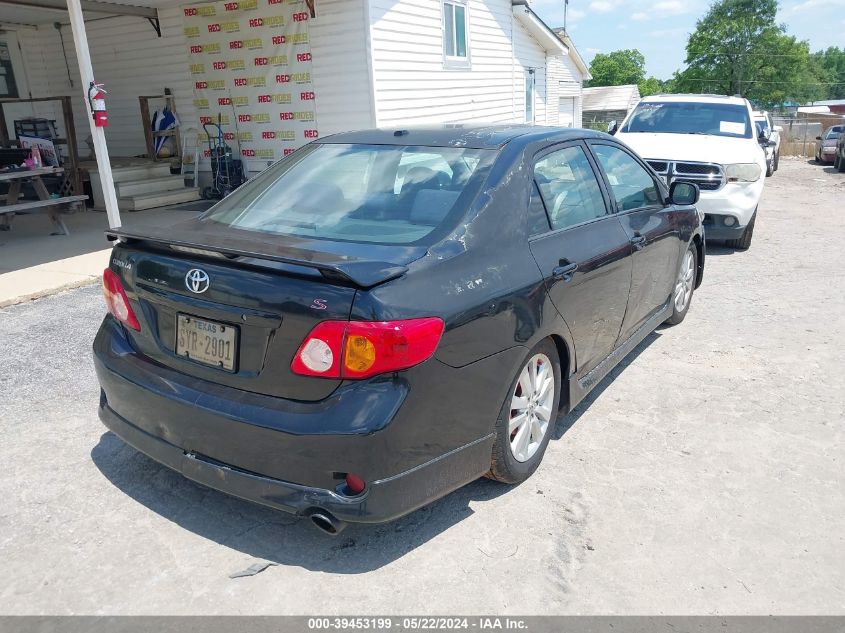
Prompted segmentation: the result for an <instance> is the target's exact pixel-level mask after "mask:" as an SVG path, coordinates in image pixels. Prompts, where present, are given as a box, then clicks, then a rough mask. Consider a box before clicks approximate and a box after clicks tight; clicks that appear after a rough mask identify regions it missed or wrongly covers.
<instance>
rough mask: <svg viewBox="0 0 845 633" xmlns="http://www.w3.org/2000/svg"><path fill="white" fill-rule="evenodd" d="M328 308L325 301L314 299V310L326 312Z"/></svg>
mask: <svg viewBox="0 0 845 633" xmlns="http://www.w3.org/2000/svg"><path fill="white" fill-rule="evenodd" d="M328 307H329V306H327V305H326V300H325V299H314V303H312V304H311V309H312V310H325V309H326V308H328Z"/></svg>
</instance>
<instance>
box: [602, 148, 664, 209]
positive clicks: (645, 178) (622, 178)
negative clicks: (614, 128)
mask: <svg viewBox="0 0 845 633" xmlns="http://www.w3.org/2000/svg"><path fill="white" fill-rule="evenodd" d="M593 152H595V154H596V157H597V158H598V159H599V163H600V164H601V166H602V169H604V173H605V174H606V175H607V180H608V182H609V183H610V188H611V190H612V191H613V197H614V198H615V199H616V204H617V206H618V208H619V210H620V211H627V210H629V209H640V208H642V207H649V206H653V205H656V204H660V193H659V192H658V190H657V184H656V183H655V182H654V179H653V178H652V177H651V176H650V175H649V173H648V172H647V171H646V170H645V168H644V167H643V166H642V165H640V164H639V163H638V162H637V161H636V160H634V158H633V157H632V156H631V155H630V154H628V152H625V151H622V150H621V149H619V148H618V147H613V146H611V145H593Z"/></svg>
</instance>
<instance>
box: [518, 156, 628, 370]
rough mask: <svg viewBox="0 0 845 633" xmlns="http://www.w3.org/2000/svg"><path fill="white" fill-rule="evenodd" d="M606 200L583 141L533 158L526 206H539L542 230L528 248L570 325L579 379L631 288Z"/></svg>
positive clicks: (611, 339)
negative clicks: (544, 219) (543, 220)
mask: <svg viewBox="0 0 845 633" xmlns="http://www.w3.org/2000/svg"><path fill="white" fill-rule="evenodd" d="M609 202H610V201H609V199H608V198H607V197H606V192H604V191H603V189H602V187H601V186H600V184H599V179H598V178H597V176H596V166H595V165H594V164H593V162H592V159H591V158H590V157H589V154H588V151H587V148H586V146H585V145H584V144H582V143H580V142H576V143H567V144H563V145H556V146H554V147H552V148H548V149H546V150H544V151H543V152H541V153H539V154H538V155H537V156H536V157H535V160H534V182H533V183H532V196H531V204H532V205H534V206H535V207H536V206H537V205H541V206H542V208H543V209H544V211H545V212H546V215H547V217H548V225H547V226H546V227H545V229H544V230H543V231H542V232H539V234H538V235H536V236H535V237H533V238H532V239H531V240H530V242H529V244H530V248H531V253H532V255H533V256H534V259H535V260H536V262H537V265H538V266H539V267H540V270H541V272H542V274H543V279H544V280H545V284H546V288H547V290H548V293H549V297H550V298H551V300H552V303H554V305H555V307H556V308H557V310H558V312H560V314H561V316H562V317H563V318H564V320H565V321H566V323H567V325H568V326H569V329H570V332H571V334H572V339H573V341H574V345H575V356H576V365H577V371H578V373H579V375H583V374H584V373H585V372H587V371H589V370H590V369H592V368H593V367H595V366H596V365H597V364H598V363H599V362H600V361H601V360H602V359H603V358H604V357H605V356H607V355H608V354H609V353H610V352H611V351H612V350H613V347H614V344H615V342H616V339H617V338H618V336H619V329H620V327H621V325H622V321H623V318H624V316H625V306H626V304H627V301H628V293H629V290H630V286H631V257H630V255H631V243H630V241H629V239H628V236H627V235H626V233H625V231H624V229H623V228H622V225H621V224H620V222H619V218H618V217H617V216H616V215H614V214H612V213H610V212H609V211H610V208H611V207H610V206H609Z"/></svg>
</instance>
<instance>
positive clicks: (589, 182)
mask: <svg viewBox="0 0 845 633" xmlns="http://www.w3.org/2000/svg"><path fill="white" fill-rule="evenodd" d="M534 180H535V181H536V183H537V187H538V188H539V189H540V194H541V196H542V198H543V203H544V204H545V205H546V211H547V212H548V214H549V222H550V223H551V225H552V229H553V230H557V229H564V228H566V227H568V226H573V225H575V224H581V223H582V222H587V221H589V220H594V219H595V218H599V217H601V216H603V215H606V214H607V208H606V207H605V204H604V197H602V194H601V188H600V187H599V183H598V181H597V180H596V174H595V172H594V171H593V168H592V166H590V161H589V160H587V155H586V154H585V153H584V150H583V149H582V148H581V147H579V146H572V147H567V148H564V149H561V150H558V151H556V152H552V153H551V154H547V155H546V156H544V157H543V158H542V159H540V160H539V161H537V163H536V164H535V165H534Z"/></svg>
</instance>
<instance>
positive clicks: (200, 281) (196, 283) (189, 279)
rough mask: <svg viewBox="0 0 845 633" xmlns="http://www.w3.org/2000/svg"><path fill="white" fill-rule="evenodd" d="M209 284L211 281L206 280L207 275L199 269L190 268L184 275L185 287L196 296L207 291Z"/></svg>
mask: <svg viewBox="0 0 845 633" xmlns="http://www.w3.org/2000/svg"><path fill="white" fill-rule="evenodd" d="M210 284H211V280H210V279H209V278H208V273H207V272H205V271H204V270H200V269H199V268H191V270H189V271H188V274H187V275H185V287H187V288H188V290H190V291H191V292H195V293H196V294H198V295H199V294H202V293H203V292H205V291H206V290H208V286H209V285H210Z"/></svg>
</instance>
